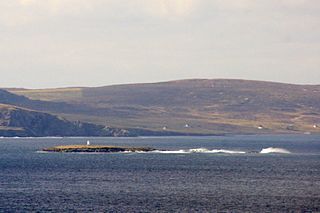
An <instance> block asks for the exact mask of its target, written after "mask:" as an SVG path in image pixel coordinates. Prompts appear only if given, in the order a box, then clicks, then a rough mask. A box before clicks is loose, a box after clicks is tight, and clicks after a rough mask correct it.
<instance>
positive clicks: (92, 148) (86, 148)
mask: <svg viewBox="0 0 320 213" xmlns="http://www.w3.org/2000/svg"><path fill="white" fill-rule="evenodd" d="M155 150H156V149H153V148H149V147H122V146H105V145H65V146H54V147H49V148H44V149H42V151H45V152H107V153H108V152H151V151H155Z"/></svg>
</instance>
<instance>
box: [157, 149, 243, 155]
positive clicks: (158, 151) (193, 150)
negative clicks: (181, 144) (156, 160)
mask: <svg viewBox="0 0 320 213" xmlns="http://www.w3.org/2000/svg"><path fill="white" fill-rule="evenodd" d="M153 152H155V153H163V154H191V153H225V154H245V153H246V152H243V151H233V150H227V149H212V150H209V149H206V148H196V149H187V150H183V149H181V150H171V151H161V150H156V151H153Z"/></svg>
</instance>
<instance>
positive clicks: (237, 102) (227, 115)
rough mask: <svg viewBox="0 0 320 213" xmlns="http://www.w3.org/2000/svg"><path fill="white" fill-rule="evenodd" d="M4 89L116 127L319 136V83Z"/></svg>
mask: <svg viewBox="0 0 320 213" xmlns="http://www.w3.org/2000/svg"><path fill="white" fill-rule="evenodd" d="M8 91H10V92H13V93H15V94H18V95H24V96H27V97H29V98H31V99H34V100H41V101H50V103H51V102H58V103H60V104H66V105H67V106H72V108H73V110H66V109H68V107H66V106H65V107H64V108H59V107H56V108H55V107H53V108H54V110H53V109H52V108H51V109H42V110H46V111H49V112H54V113H56V114H59V115H63V116H65V117H67V118H69V119H72V120H81V121H87V122H94V123H98V124H104V125H111V126H117V127H121V128H138V129H149V130H155V131H162V130H165V131H178V132H187V133H202V134H216V133H271V132H272V133H294V132H320V128H319V127H317V126H318V124H319V123H320V86H319V85H293V84H282V83H273V82H262V81H246V80H222V79H220V80H207V79H193V80H180V81H171V82H163V83H152V84H129V85H116V86H107V87H97V88H62V89H42V90H26V89H8ZM29 107H30V106H29Z"/></svg>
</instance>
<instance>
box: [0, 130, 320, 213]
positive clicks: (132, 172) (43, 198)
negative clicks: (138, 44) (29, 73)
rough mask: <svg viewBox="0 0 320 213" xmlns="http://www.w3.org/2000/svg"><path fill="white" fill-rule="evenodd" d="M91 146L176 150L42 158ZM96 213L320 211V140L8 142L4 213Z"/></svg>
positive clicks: (1, 179)
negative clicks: (54, 148)
mask: <svg viewBox="0 0 320 213" xmlns="http://www.w3.org/2000/svg"><path fill="white" fill-rule="evenodd" d="M87 140H90V141H91V144H102V145H107V144H108V145H109V144H110V145H125V146H150V147H155V148H158V149H159V150H160V149H161V150H162V149H166V150H171V151H173V152H171V153H163V152H156V153H109V154H101V153H99V154H84V153H82V154H81V153H76V154H75V153H43V152H38V151H39V150H41V149H43V148H46V147H51V146H55V145H67V144H85V143H86V141H87ZM269 147H274V148H281V149H285V150H288V151H290V154H285V153H266V154H262V153H259V152H260V151H261V150H262V149H265V148H269ZM198 148H202V149H200V151H201V152H190V151H189V150H190V149H197V150H199V149H198ZM179 150H184V151H179ZM208 150H209V151H208ZM210 150H214V151H210ZM216 150H220V151H218V153H215V152H216ZM221 150H227V151H232V152H231V153H226V152H225V151H223V152H224V153H223V152H221ZM90 211H93V212H320V136H319V135H291V136H290V135H264V136H224V137H144V138H1V139H0V212H90Z"/></svg>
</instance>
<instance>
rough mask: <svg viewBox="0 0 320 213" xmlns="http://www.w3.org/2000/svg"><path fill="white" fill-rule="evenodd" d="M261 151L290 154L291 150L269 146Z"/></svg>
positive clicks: (264, 152) (262, 152)
mask: <svg viewBox="0 0 320 213" xmlns="http://www.w3.org/2000/svg"><path fill="white" fill-rule="evenodd" d="M260 153H261V154H269V153H281V154H290V153H291V152H290V151H289V150H286V149H282V148H274V147H269V148H264V149H262V150H261V151H260Z"/></svg>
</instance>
